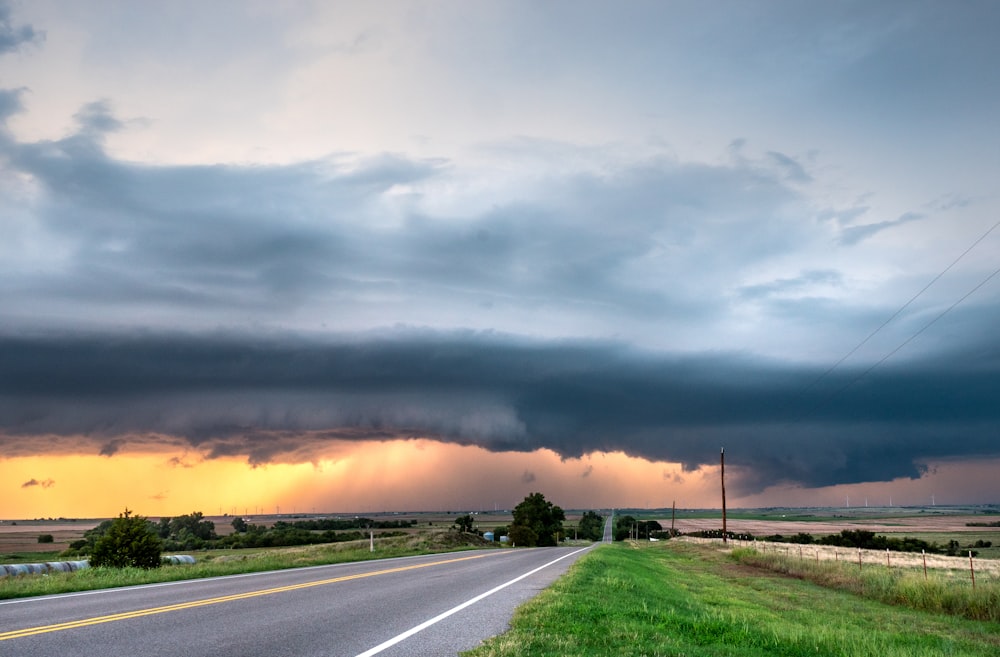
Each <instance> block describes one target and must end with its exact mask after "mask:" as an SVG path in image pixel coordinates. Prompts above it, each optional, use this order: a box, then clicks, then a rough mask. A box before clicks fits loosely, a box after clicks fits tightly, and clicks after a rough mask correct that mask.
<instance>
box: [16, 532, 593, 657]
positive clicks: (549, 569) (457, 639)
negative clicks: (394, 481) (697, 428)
mask: <svg viewBox="0 0 1000 657" xmlns="http://www.w3.org/2000/svg"><path fill="white" fill-rule="evenodd" d="M582 553H583V550H580V549H579V548H565V547H558V548H538V549H516V550H513V549H511V550H482V551H476V552H460V553H452V554H446V555H432V556H424V557H410V558H404V559H387V560H383V561H370V562H366V563H357V564H338V565H334V566H319V567H315V568H301V569H295V570H285V571H278V572H271V573H258V574H253V575H241V576H234V577H221V578H214V579H208V580H194V581H190V582H177V583H172V584H161V585H153V586H142V587H133V588H127V589H113V590H106V591H98V592H90V593H82V594H69V595H62V596H50V597H45V598H32V599H26V600H15V601H5V602H0V655H2V656H8V655H9V656H10V657H14V656H17V657H36V656H37V657H51V656H52V655H78V656H88V655H100V656H101V657H126V656H127V657H134V656H136V655H143V656H156V655H164V656H167V655H169V656H171V657H175V656H178V655H181V656H183V657H198V656H200V655H205V656H209V655H211V656H212V657H219V656H220V655H239V656H241V657H256V656H259V657H279V656H282V655H288V656H295V657H308V656H311V655H316V656H319V655H323V656H333V655H347V656H358V655H365V656H366V657H367V656H368V655H374V654H378V655H380V656H382V657H397V656H402V655H455V654H456V653H457V652H459V651H461V650H467V649H469V648H472V647H475V646H476V645H478V644H479V643H480V642H481V641H482V640H483V639H485V638H487V637H490V636H493V635H495V634H499V633H501V632H503V631H504V630H505V629H506V628H507V623H508V621H509V619H510V617H511V614H512V613H513V611H514V609H515V608H516V607H517V606H518V605H519V604H521V603H522V602H524V601H525V600H527V599H529V598H531V597H532V596H534V595H535V594H537V593H538V592H539V591H541V590H542V589H544V588H545V587H546V586H548V585H549V584H550V583H551V582H552V581H554V580H555V579H556V578H557V577H558V576H559V575H561V574H562V573H563V572H565V570H566V569H567V568H568V567H569V565H570V564H571V563H573V561H575V560H576V559H577V558H578V557H579V556H580V555H581V554H582ZM553 562H554V563H553ZM532 571H534V572H532ZM528 573H531V574H528ZM522 576H524V577H522ZM519 577H521V579H519V580H517V581H513V580H515V579H517V578H519ZM497 587H503V588H500V589H499V590H496V591H494V589H497ZM491 591H493V592H491ZM477 598H481V599H478V600H477ZM462 605H465V606H464V608H461V609H458V610H456V608H457V607H461V606H462ZM449 612H452V613H451V614H450V615H448V616H447V617H445V618H443V619H440V620H437V621H436V622H433V624H431V625H430V626H428V627H426V628H423V629H419V628H420V626H421V625H422V624H425V623H428V622H429V621H434V620H435V619H436V617H439V616H441V615H444V614H448V613H449ZM414 629H418V631H416V632H415V633H412V635H409V636H406V633H408V632H413V630H414ZM401 635H402V638H400V637H401ZM393 641H397V642H396V643H394V644H392V645H386V644H387V643H390V642H393Z"/></svg>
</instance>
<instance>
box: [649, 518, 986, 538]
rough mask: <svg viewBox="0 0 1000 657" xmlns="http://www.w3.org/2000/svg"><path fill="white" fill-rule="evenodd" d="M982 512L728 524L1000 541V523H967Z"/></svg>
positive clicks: (686, 525) (739, 528)
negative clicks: (966, 535)
mask: <svg viewBox="0 0 1000 657" xmlns="http://www.w3.org/2000/svg"><path fill="white" fill-rule="evenodd" d="M982 521H983V516H971V515H954V516H951V515H941V516H937V515H935V516H901V517H898V518H896V517H894V518H885V517H880V518H863V517H857V518H844V519H842V520H840V519H838V520H836V521H821V520H817V521H802V520H744V519H740V518H730V519H729V520H728V521H727V522H726V528H727V529H728V530H729V531H731V532H734V533H737V534H739V533H750V534H753V535H754V536H770V535H772V534H782V535H784V536H792V535H794V534H798V533H800V532H802V533H806V534H813V535H814V536H819V535H826V534H839V533H840V532H841V531H843V530H845V529H864V530H867V531H872V532H876V533H878V534H907V533H908V534H914V533H935V534H936V533H942V534H943V533H953V532H968V531H971V530H973V529H974V530H975V531H977V532H990V533H995V534H996V536H997V540H998V541H1000V527H976V528H972V527H967V526H966V524H967V523H970V522H982ZM659 522H660V524H661V525H663V526H664V527H670V518H666V519H660V520H659ZM675 526H676V528H677V530H678V531H680V532H681V533H684V534H686V533H689V532H696V531H700V530H713V529H721V528H722V518H721V516H720V517H719V518H678V519H677V522H676V524H675Z"/></svg>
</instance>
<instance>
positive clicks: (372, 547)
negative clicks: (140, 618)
mask: <svg viewBox="0 0 1000 657" xmlns="http://www.w3.org/2000/svg"><path fill="white" fill-rule="evenodd" d="M368 538H369V540H370V541H371V543H370V544H369V547H368V551H369V552H374V551H375V530H373V529H369V530H368Z"/></svg>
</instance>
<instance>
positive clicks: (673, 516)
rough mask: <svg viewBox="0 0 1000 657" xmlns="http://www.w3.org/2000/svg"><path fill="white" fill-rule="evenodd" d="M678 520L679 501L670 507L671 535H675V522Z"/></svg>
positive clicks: (675, 501)
mask: <svg viewBox="0 0 1000 657" xmlns="http://www.w3.org/2000/svg"><path fill="white" fill-rule="evenodd" d="M676 519H677V500H674V501H673V503H671V505H670V535H671V536H673V535H674V521H675V520H676Z"/></svg>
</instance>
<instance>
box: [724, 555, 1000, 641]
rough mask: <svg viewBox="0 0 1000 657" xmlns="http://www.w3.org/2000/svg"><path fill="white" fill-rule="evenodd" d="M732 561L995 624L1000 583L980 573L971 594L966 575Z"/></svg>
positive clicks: (788, 560) (747, 558) (765, 559)
mask: <svg viewBox="0 0 1000 657" xmlns="http://www.w3.org/2000/svg"><path fill="white" fill-rule="evenodd" d="M733 558H735V559H737V560H738V561H739V562H740V563H742V564H746V565H750V566H754V567H757V568H762V569H767V570H770V571H774V572H779V573H782V574H786V575H790V576H792V577H797V578H802V579H807V580H809V581H811V582H815V583H817V584H820V585H822V586H826V587H830V588H837V589H842V590H845V591H849V592H851V593H854V594H856V595H860V596H863V597H865V598H870V599H872V600H878V601H881V602H885V603H888V604H893V605H903V606H906V607H911V608H913V609H919V610H925V611H931V612H937V613H945V614H954V615H956V616H964V617H966V618H969V619H972V620H987V621H992V622H994V623H1000V580H998V579H997V577H996V576H990V575H987V574H985V573H982V574H980V575H979V577H977V578H976V579H977V583H976V587H975V588H973V587H972V582H971V580H970V578H969V574H968V573H967V572H963V573H962V574H961V577H958V576H956V574H955V573H951V572H947V573H944V572H940V571H933V570H932V571H931V572H930V573H929V574H928V575H927V576H926V577H925V575H924V573H923V571H922V569H919V568H898V567H897V568H884V567H882V566H872V565H869V566H868V567H867V568H858V567H857V565H855V564H854V563H848V562H844V561H841V562H834V561H812V560H810V559H798V558H796V557H794V556H787V555H784V554H777V553H773V552H768V553H761V552H757V551H756V550H753V549H744V548H741V549H737V550H734V551H733Z"/></svg>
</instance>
